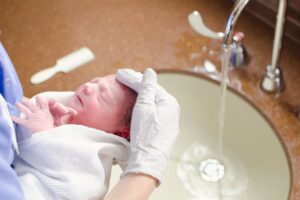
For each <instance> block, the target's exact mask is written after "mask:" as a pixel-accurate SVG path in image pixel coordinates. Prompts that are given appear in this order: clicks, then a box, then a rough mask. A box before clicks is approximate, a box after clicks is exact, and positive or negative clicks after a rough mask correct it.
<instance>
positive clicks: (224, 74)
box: [218, 45, 231, 158]
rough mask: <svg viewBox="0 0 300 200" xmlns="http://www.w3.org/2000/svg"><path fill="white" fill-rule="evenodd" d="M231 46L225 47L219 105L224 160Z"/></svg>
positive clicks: (220, 146)
mask: <svg viewBox="0 0 300 200" xmlns="http://www.w3.org/2000/svg"><path fill="white" fill-rule="evenodd" d="M230 50H231V46H229V45H226V46H224V47H223V55H222V75H221V95H220V103H219V120H218V139H219V141H218V154H219V157H220V158H222V154H223V138H224V118H225V107H226V90H227V83H228V69H229V60H230Z"/></svg>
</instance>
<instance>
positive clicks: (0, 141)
mask: <svg viewBox="0 0 300 200" xmlns="http://www.w3.org/2000/svg"><path fill="white" fill-rule="evenodd" d="M0 93H1V96H0V98H1V100H2V101H1V102H2V103H0V199H9V200H22V199H24V196H23V192H22V189H21V186H20V183H19V181H18V177H17V175H16V173H15V171H14V170H13V168H12V167H11V164H12V162H13V159H14V155H15V153H16V151H15V148H13V146H14V142H13V141H15V138H16V136H15V130H14V127H13V125H12V123H11V121H9V120H10V118H9V117H7V115H8V112H7V107H8V109H9V112H10V114H12V115H18V110H17V109H16V108H15V106H14V105H15V103H16V101H20V100H21V99H22V97H23V90H22V86H21V84H20V80H19V78H18V76H17V74H16V72H15V69H14V67H13V65H12V63H11V61H10V59H9V57H8V55H7V53H6V51H5V49H4V47H3V46H2V44H1V43H0ZM4 100H5V101H6V102H5V101H4ZM5 103H6V104H5Z"/></svg>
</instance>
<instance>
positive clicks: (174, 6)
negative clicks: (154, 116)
mask: <svg viewBox="0 0 300 200" xmlns="http://www.w3.org/2000/svg"><path fill="white" fill-rule="evenodd" d="M0 2H1V6H0V30H1V31H2V33H1V35H0V41H1V42H2V43H3V44H4V46H5V48H6V50H7V51H8V53H9V55H10V57H11V60H12V61H13V63H14V65H15V68H16V70H17V72H18V74H19V76H20V79H21V82H22V84H23V86H24V92H25V95H26V96H32V95H34V94H36V93H39V92H42V91H48V90H72V89H74V88H75V87H77V86H78V85H79V84H81V83H83V82H85V81H87V80H89V79H91V78H92V77H94V76H102V75H105V74H110V73H114V72H115V71H116V69H118V68H120V67H131V68H133V69H136V70H143V69H145V68H146V67H149V66H150V67H153V68H157V69H183V70H189V69H191V68H193V67H195V66H198V65H202V64H203V62H204V60H205V59H207V60H210V61H212V62H213V63H215V64H216V65H217V66H220V41H216V40H210V39H207V38H204V37H202V36H199V35H197V34H196V33H194V32H193V31H192V29H191V28H190V26H189V25H188V23H187V15H188V14H189V13H190V12H191V11H193V10H198V11H200V13H201V14H202V15H203V17H204V20H205V22H206V24H207V25H208V26H209V27H210V28H212V29H213V30H217V31H223V29H224V24H225V21H226V19H227V16H228V14H229V12H230V10H231V7H232V4H231V2H230V1H228V2H227V1H221V0H186V1H180V0H165V1H159V0H153V1H146V0H128V1H122V0H102V1H98V0H87V1H75V0H73V1H72V0H64V1H50V0H48V1H47V0H44V1H39V0H27V1H18V0H10V1H4V0H0ZM236 30H239V31H243V32H244V33H245V40H244V44H245V46H246V49H247V51H248V54H249V57H250V61H249V63H248V64H247V65H246V66H245V67H244V68H241V69H238V70H231V71H230V74H229V76H230V80H238V81H239V82H240V83H241V84H240V87H239V88H237V87H236V89H237V90H238V91H239V92H240V93H242V94H243V95H245V96H246V97H247V98H248V99H250V100H251V101H252V102H253V103H254V104H255V105H257V106H258V107H259V108H260V109H261V110H263V112H264V114H265V115H266V117H267V118H269V119H270V120H271V121H272V122H273V124H274V126H275V128H276V129H277V130H278V133H279V138H280V139H282V141H283V143H284V147H285V148H286V150H287V153H288V155H289V157H290V160H291V166H292V174H293V179H292V192H291V197H290V199H300V171H299V170H297V169H298V168H299V167H300V121H299V119H297V117H296V116H295V114H294V113H295V112H298V111H300V89H299V85H300V78H299V77H300V53H299V52H300V51H299V48H300V47H299V46H297V45H296V44H293V43H292V42H290V41H288V40H287V39H285V41H284V45H283V51H282V55H281V61H280V65H281V66H282V72H283V77H284V80H285V90H284V91H283V92H282V93H281V95H280V96H279V97H277V98H276V97H275V96H274V95H267V94H265V93H263V92H262V91H261V90H260V87H259V83H260V79H261V77H262V75H263V74H264V71H265V68H266V67H265V66H266V65H267V64H269V63H270V60H271V50H272V42H273V30H272V29H271V28H269V27H266V26H265V25H264V24H263V23H262V22H260V21H258V20H257V19H255V18H254V17H252V16H251V15H249V14H248V13H246V12H244V13H242V15H241V17H240V19H239V21H238V24H237V27H236ZM83 46H87V47H89V48H90V49H91V50H92V51H93V52H94V53H95V55H96V59H95V60H94V61H92V62H90V63H88V64H87V65H85V66H83V67H80V68H78V69H76V70H74V71H72V72H70V73H69V74H62V73H61V74H57V75H55V76H54V77H53V78H51V79H50V80H48V81H46V82H44V83H42V84H40V85H35V86H34V85H31V84H30V82H29V80H30V77H31V75H32V74H33V73H35V72H37V71H39V70H40V69H42V68H46V67H50V66H52V65H54V64H55V61H56V59H57V58H60V57H62V56H64V55H66V54H68V53H70V52H71V51H73V50H76V49H78V48H80V47H83ZM233 82H234V81H233ZM232 87H233V88H235V86H234V85H232Z"/></svg>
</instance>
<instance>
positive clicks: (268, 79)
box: [261, 0, 287, 94]
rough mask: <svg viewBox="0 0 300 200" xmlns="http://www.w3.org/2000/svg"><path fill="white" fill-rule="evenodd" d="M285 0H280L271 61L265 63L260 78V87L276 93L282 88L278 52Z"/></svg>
mask: <svg viewBox="0 0 300 200" xmlns="http://www.w3.org/2000/svg"><path fill="white" fill-rule="evenodd" d="M286 8H287V0H280V1H279V5H278V13H277V20H276V28H275V36H274V41H273V50H272V62H271V64H270V65H267V70H266V74H265V75H264V76H263V78H262V82H261V87H262V89H263V90H264V91H266V92H269V93H277V94H279V92H280V91H281V90H282V89H283V81H282V75H281V72H280V69H279V65H278V63H279V54H280V50H281V42H282V35H283V30H284V21H285V17H286Z"/></svg>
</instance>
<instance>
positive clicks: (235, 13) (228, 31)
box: [223, 0, 249, 45]
mask: <svg viewBox="0 0 300 200" xmlns="http://www.w3.org/2000/svg"><path fill="white" fill-rule="evenodd" d="M248 2H249V0H239V1H237V2H236V3H235V6H234V8H233V10H232V12H231V14H230V16H229V17H228V20H227V23H226V27H225V32H224V37H223V45H231V44H232V43H233V32H234V27H235V24H236V22H237V19H238V17H239V16H240V14H241V12H242V10H243V9H244V7H245V6H246V5H247V3H248Z"/></svg>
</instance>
